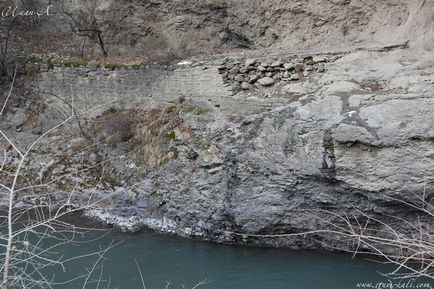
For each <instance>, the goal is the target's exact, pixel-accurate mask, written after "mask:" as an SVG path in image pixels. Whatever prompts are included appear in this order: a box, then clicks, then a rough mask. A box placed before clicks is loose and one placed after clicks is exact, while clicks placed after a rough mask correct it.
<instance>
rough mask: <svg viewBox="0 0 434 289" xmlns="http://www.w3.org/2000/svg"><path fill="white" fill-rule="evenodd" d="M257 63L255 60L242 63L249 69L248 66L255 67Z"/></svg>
mask: <svg viewBox="0 0 434 289" xmlns="http://www.w3.org/2000/svg"><path fill="white" fill-rule="evenodd" d="M256 62H257V60H256V59H247V60H246V62H245V63H244V66H246V67H249V66H253V65H255V64H256Z"/></svg>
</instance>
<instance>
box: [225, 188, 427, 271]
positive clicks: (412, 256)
mask: <svg viewBox="0 0 434 289" xmlns="http://www.w3.org/2000/svg"><path fill="white" fill-rule="evenodd" d="M384 197H385V198H387V199H389V201H393V202H395V203H397V204H401V205H402V207H403V208H407V209H408V215H407V216H408V217H406V218H404V217H398V216H394V215H381V216H377V217H374V216H372V215H370V214H367V213H365V212H363V211H362V210H359V209H357V208H353V209H352V212H351V213H343V214H342V213H337V212H332V211H329V210H322V209H317V210H306V209H303V210H298V211H297V213H298V214H304V215H305V216H307V217H308V218H309V219H310V220H311V221H312V225H313V226H315V227H317V228H318V229H315V230H308V231H303V232H297V233H289V234H274V235H255V234H241V233H234V232H225V233H231V234H235V235H240V236H245V237H255V238H306V237H308V236H309V237H311V238H313V239H314V240H316V242H319V243H320V244H321V246H323V247H325V248H329V249H332V250H337V251H345V252H348V253H351V254H353V256H356V255H365V256H374V257H376V259H375V261H377V262H381V263H386V264H392V265H395V269H394V270H393V271H392V272H388V273H385V274H384V275H386V276H387V277H389V278H398V279H401V278H404V279H407V278H419V277H426V278H429V279H434V225H433V224H434V205H433V198H428V197H427V195H426V193H425V191H424V192H423V193H422V194H421V195H418V194H414V197H413V200H412V201H408V200H407V201H406V200H402V199H398V198H394V197H390V196H384ZM377 258H378V259H377Z"/></svg>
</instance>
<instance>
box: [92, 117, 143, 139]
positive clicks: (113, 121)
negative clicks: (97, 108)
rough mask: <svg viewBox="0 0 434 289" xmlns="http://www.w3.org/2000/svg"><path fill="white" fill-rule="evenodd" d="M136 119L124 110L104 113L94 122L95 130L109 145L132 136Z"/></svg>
mask: <svg viewBox="0 0 434 289" xmlns="http://www.w3.org/2000/svg"><path fill="white" fill-rule="evenodd" d="M135 123H136V120H135V118H134V115H132V114H130V113H128V112H127V111H126V112H114V113H111V112H109V113H106V114H104V115H103V116H102V117H101V118H99V119H98V120H97V121H96V123H95V132H96V133H97V134H98V135H99V136H100V137H102V138H103V139H105V140H106V142H107V143H108V144H110V145H111V146H116V145H117V144H118V143H120V142H124V141H128V140H130V139H131V138H132V137H133V136H134V130H135Z"/></svg>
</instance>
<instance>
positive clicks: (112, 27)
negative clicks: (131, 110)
mask: <svg viewBox="0 0 434 289" xmlns="http://www.w3.org/2000/svg"><path fill="white" fill-rule="evenodd" d="M41 2H44V1H42V0H41ZM64 3H65V5H64V8H63V9H62V7H61V5H58V4H54V6H53V8H52V9H53V11H55V12H56V13H57V14H56V15H55V16H53V17H51V18H49V19H46V21H45V22H46V25H42V28H41V33H44V32H47V33H50V32H53V29H54V32H55V34H56V35H57V36H59V35H60V34H61V33H66V34H68V32H70V29H69V26H68V25H67V23H68V22H69V23H70V22H71V21H70V19H69V17H68V16H66V15H65V13H63V10H64V11H67V12H70V13H71V14H72V15H74V18H75V19H76V20H78V22H80V23H82V24H83V25H84V26H86V27H90V26H92V27H94V28H97V29H99V30H101V31H102V36H103V40H104V42H105V43H106V46H107V49H108V50H109V52H110V53H112V54H113V55H116V54H120V55H123V56H130V55H132V54H139V55H142V56H144V57H149V58H150V59H161V57H162V56H163V55H164V56H166V57H167V55H171V56H173V57H178V56H180V57H182V56H183V55H186V54H197V53H210V52H212V51H219V50H222V49H234V48H242V49H246V48H247V49H260V48H270V47H272V48H274V49H275V48H281V49H287V50H288V49H289V50H291V51H294V50H305V49H315V50H317V51H318V50H324V49H337V48H340V49H342V48H350V47H363V46H367V45H368V46H372V45H388V44H390V43H401V42H404V41H407V40H412V43H413V44H414V45H416V46H422V45H423V46H425V47H430V48H432V45H433V42H432V41H433V38H432V25H431V23H432V21H431V14H430V13H429V11H431V9H432V6H433V3H431V2H430V1H398V0H387V1H381V3H379V2H378V1H375V0H363V1H362V0H352V1H346V0H345V1H340V0H336V1H328V0H327V1H326V0H315V1H312V0H309V1H307V0H303V1H279V0H268V1H259V0H255V1H247V0H245V1H244V0H243V1H239V0H236V1H235V0H234V1H232V0H229V1H227V0H224V1H223V0H210V1H160V0H152V1H129V2H127V3H119V2H118V1H111V0H97V1H65V2H64ZM41 5H42V4H41ZM71 36H72V38H71ZM71 40H72V42H71ZM82 40H83V38H80V37H79V38H74V35H73V34H71V33H69V35H68V36H67V37H64V38H63V41H64V42H65V47H69V49H70V48H71V47H74V46H75V48H76V50H77V51H78V50H80V49H81V48H82V44H83V43H82ZM67 43H69V45H66V44H67ZM88 44H89V43H88Z"/></svg>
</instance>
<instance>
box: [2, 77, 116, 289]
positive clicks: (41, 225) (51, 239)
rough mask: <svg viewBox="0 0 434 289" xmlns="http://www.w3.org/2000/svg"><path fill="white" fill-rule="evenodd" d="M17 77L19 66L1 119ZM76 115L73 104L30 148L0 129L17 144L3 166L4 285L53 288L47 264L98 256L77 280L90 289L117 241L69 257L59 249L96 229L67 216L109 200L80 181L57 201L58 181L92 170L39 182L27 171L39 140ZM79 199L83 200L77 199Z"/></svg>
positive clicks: (9, 141) (4, 154) (63, 264)
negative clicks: (83, 189) (53, 191)
mask: <svg viewBox="0 0 434 289" xmlns="http://www.w3.org/2000/svg"><path fill="white" fill-rule="evenodd" d="M15 77H16V70H15V74H14V77H13V79H12V83H11V88H10V90H9V93H8V94H7V97H6V100H5V102H4V103H3V105H2V107H1V110H0V118H2V117H4V114H5V112H6V106H7V103H8V101H9V100H10V99H11V96H12V92H13V86H14V83H15ZM75 117H76V112H75V111H74V109H73V107H72V109H71V111H70V112H69V114H68V115H66V116H65V119H64V120H63V121H62V122H61V123H59V124H57V125H56V126H54V127H52V128H51V129H49V130H48V131H46V132H45V133H43V134H42V135H41V136H39V137H38V138H37V139H35V140H34V141H32V142H31V143H30V144H29V145H28V146H26V147H25V148H21V147H20V145H19V144H17V142H15V141H14V139H13V138H11V137H10V136H8V135H7V133H6V132H4V131H3V130H2V129H0V135H1V137H2V138H3V140H5V141H6V143H7V144H8V145H9V146H10V147H11V148H12V149H11V151H8V150H7V149H6V148H3V151H2V158H1V160H2V161H1V164H0V177H1V178H2V182H1V183H0V196H1V199H2V201H3V202H5V203H6V208H5V211H6V213H5V214H0V231H1V232H2V234H1V235H0V248H1V249H0V250H1V251H0V252H1V253H0V270H1V272H2V279H1V284H0V288H1V289H10V288H51V286H52V285H53V284H55V283H56V282H55V280H54V279H52V278H49V276H47V275H46V274H45V273H44V272H43V270H44V269H45V268H47V267H49V266H58V267H59V268H60V269H61V270H65V268H66V266H67V264H68V263H70V262H72V261H74V260H76V259H78V258H82V257H91V256H94V257H96V258H97V262H96V263H95V264H94V266H93V267H92V268H91V270H89V272H87V273H84V274H83V275H80V276H74V277H73V278H72V279H77V278H83V279H84V284H85V285H84V287H83V288H85V287H86V285H87V284H89V280H90V276H91V275H92V274H93V272H94V271H95V270H96V267H97V264H98V263H99V262H100V261H101V260H102V258H103V256H104V254H105V253H106V252H107V251H108V250H109V249H111V248H112V247H113V246H114V245H115V244H113V243H111V244H110V245H108V246H107V247H105V248H102V249H100V250H97V251H96V252H92V253H89V254H86V255H82V256H73V257H64V256H63V255H59V254H58V253H56V249H57V248H59V247H61V246H65V245H66V244H74V243H75V242H77V238H78V237H79V236H83V235H84V234H85V233H86V232H88V231H89V230H90V228H81V227H77V226H74V225H71V224H69V223H68V222H67V221H65V220H64V218H65V217H66V216H67V215H69V214H72V213H74V212H80V211H82V210H84V209H88V208H94V207H96V206H98V205H99V204H101V203H102V202H103V201H104V199H103V198H102V199H101V198H100V199H95V198H94V195H93V194H92V193H91V194H90V195H89V196H88V197H87V198H85V197H84V196H82V195H80V196H77V194H78V193H77V187H78V184H76V185H75V186H74V187H73V188H72V189H71V190H70V191H67V192H65V194H66V197H65V198H64V199H62V200H61V201H59V200H57V201H56V200H53V199H52V198H51V195H50V193H49V188H50V186H51V185H52V184H53V183H55V182H59V181H61V180H64V179H66V178H67V177H69V176H71V175H76V174H78V173H80V172H86V171H88V170H89V168H83V169H79V170H76V171H73V172H69V173H65V174H63V175H60V176H58V177H56V178H55V179H54V180H48V181H45V182H44V181H43V180H42V179H41V180H40V182H39V183H36V184H35V183H33V180H30V179H29V178H28V177H27V176H26V173H25V167H26V165H27V164H28V162H29V160H30V159H31V155H32V152H33V150H34V148H35V147H36V146H37V145H38V143H39V142H40V141H42V140H43V139H44V138H46V137H47V136H48V135H50V133H52V132H53V131H55V130H57V129H59V128H61V127H62V126H64V125H66V124H67V123H68V122H69V121H70V120H71V119H73V118H75ZM98 165H102V164H98ZM108 196H109V195H108ZM108 196H107V197H108ZM32 198H33V201H30V202H28V203H27V205H26V204H25V202H26V200H29V199H32ZM77 198H79V199H82V200H81V201H80V202H77ZM3 232H4V233H3Z"/></svg>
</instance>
